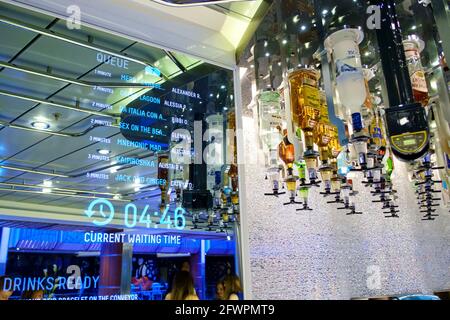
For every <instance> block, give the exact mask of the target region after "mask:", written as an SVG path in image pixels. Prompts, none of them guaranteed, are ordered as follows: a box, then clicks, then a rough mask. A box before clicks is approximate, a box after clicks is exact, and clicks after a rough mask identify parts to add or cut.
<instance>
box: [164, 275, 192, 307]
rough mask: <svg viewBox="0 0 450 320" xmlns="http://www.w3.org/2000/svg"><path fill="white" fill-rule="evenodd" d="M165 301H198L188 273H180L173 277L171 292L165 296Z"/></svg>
mask: <svg viewBox="0 0 450 320" xmlns="http://www.w3.org/2000/svg"><path fill="white" fill-rule="evenodd" d="M166 300H199V299H198V296H197V294H196V293H195V288H194V280H193V279H192V276H191V274H190V273H189V272H187V271H180V272H179V273H177V274H176V275H175V278H174V279H173V284H172V290H171V291H170V292H169V293H168V294H167V296H166Z"/></svg>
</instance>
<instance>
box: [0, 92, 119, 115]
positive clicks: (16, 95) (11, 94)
mask: <svg viewBox="0 0 450 320" xmlns="http://www.w3.org/2000/svg"><path fill="white" fill-rule="evenodd" d="M0 95H3V96H7V97H11V98H17V99H21V100H26V101H31V102H36V103H39V104H46V105H49V106H53V107H57V108H62V109H67V110H71V111H77V112H83V113H87V114H89V115H91V116H100V117H108V118H114V119H116V118H120V114H118V113H116V114H112V113H103V112H101V111H94V110H90V109H85V108H81V107H78V106H71V105H68V104H64V103H58V102H54V101H51V100H47V99H40V98H36V97H32V96H29V95H25V94H20V93H14V92H10V91H4V90H0Z"/></svg>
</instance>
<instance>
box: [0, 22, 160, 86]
mask: <svg viewBox="0 0 450 320" xmlns="http://www.w3.org/2000/svg"><path fill="white" fill-rule="evenodd" d="M0 22H3V23H6V24H9V25H12V26H15V27H18V28H21V29H25V30H28V31H32V32H35V33H38V34H41V35H43V36H47V37H51V38H54V39H58V40H61V41H64V42H68V43H71V44H74V45H76V46H79V47H84V48H87V49H91V50H95V51H100V52H103V53H105V54H108V55H111V56H115V57H117V58H121V59H124V60H128V61H132V62H135V63H137V64H140V65H143V66H146V67H151V68H155V69H157V68H156V67H154V66H153V65H152V64H151V63H149V62H147V61H144V60H142V59H139V58H136V57H133V56H130V55H127V54H123V53H120V52H117V51H115V50H111V49H108V48H105V47H103V46H99V45H94V44H91V43H89V42H86V41H82V40H79V39H75V38H72V37H69V36H65V35H62V34H59V33H56V32H54V31H51V30H48V29H44V28H40V27H36V26H33V25H31V24H27V23H24V22H21V21H18V20H15V19H11V18H8V17H5V16H2V15H0ZM158 70H159V69H158ZM160 71H161V70H160ZM161 75H162V78H163V79H165V80H167V79H168V77H167V76H166V75H164V74H163V73H162V72H161Z"/></svg>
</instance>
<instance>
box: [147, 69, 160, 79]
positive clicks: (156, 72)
mask: <svg viewBox="0 0 450 320" xmlns="http://www.w3.org/2000/svg"><path fill="white" fill-rule="evenodd" d="M145 73H146V74H151V75H154V76H157V77H160V76H161V71H160V70H159V69H158V68H155V67H151V66H147V67H145Z"/></svg>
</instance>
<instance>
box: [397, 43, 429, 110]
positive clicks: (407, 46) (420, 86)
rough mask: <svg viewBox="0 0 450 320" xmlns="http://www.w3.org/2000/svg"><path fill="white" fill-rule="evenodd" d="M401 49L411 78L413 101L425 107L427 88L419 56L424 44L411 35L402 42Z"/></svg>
mask: <svg viewBox="0 0 450 320" xmlns="http://www.w3.org/2000/svg"><path fill="white" fill-rule="evenodd" d="M403 48H404V50H405V56H406V63H407V64H408V69H409V76H410V78H411V85H412V89H413V95H414V100H415V101H416V102H419V103H421V104H422V105H423V106H426V105H427V104H428V100H429V94H428V86H427V80H426V78H425V71H424V68H423V66H422V61H421V60H420V54H421V53H422V51H423V49H424V48H425V43H424V42H423V41H422V40H421V39H420V38H419V37H417V36H416V35H412V36H408V39H407V40H405V41H403Z"/></svg>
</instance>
